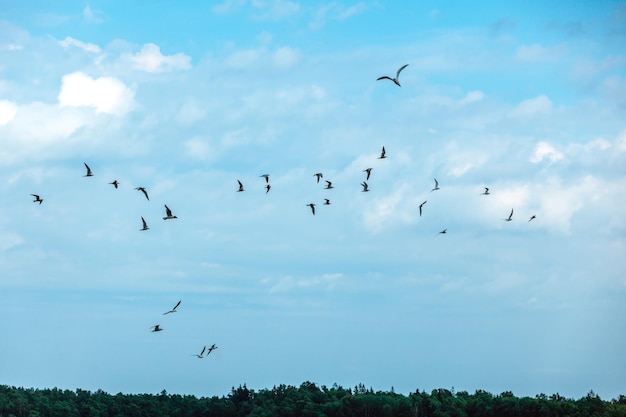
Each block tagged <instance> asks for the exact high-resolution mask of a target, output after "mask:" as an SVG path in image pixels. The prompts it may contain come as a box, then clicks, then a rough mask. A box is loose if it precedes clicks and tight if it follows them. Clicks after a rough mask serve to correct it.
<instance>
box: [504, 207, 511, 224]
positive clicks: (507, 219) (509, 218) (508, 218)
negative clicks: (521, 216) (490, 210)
mask: <svg viewBox="0 0 626 417" xmlns="http://www.w3.org/2000/svg"><path fill="white" fill-rule="evenodd" d="M502 220H504V221H505V222H510V221H511V220H513V209H511V214H509V217H507V218H506V219H502Z"/></svg>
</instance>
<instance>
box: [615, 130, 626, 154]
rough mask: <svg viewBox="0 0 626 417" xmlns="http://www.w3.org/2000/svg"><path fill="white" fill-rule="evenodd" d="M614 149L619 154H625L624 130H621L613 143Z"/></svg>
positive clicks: (625, 135) (625, 131) (625, 138)
mask: <svg viewBox="0 0 626 417" xmlns="http://www.w3.org/2000/svg"><path fill="white" fill-rule="evenodd" d="M615 147H616V148H617V150H618V151H620V152H626V130H622V131H621V132H620V134H619V136H618V137H617V140H616V141H615Z"/></svg>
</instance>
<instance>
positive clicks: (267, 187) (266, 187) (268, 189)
mask: <svg viewBox="0 0 626 417" xmlns="http://www.w3.org/2000/svg"><path fill="white" fill-rule="evenodd" d="M270 188H272V186H271V185H270V184H267V185H266V186H265V189H266V190H267V191H265V194H267V193H269V192H270Z"/></svg>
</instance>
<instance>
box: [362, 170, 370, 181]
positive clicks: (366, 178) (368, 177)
mask: <svg viewBox="0 0 626 417" xmlns="http://www.w3.org/2000/svg"><path fill="white" fill-rule="evenodd" d="M363 172H367V176H366V177H365V181H368V180H369V179H370V174H371V173H372V168H366V169H364V170H363Z"/></svg>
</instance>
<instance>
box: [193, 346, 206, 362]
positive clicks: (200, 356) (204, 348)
mask: <svg viewBox="0 0 626 417" xmlns="http://www.w3.org/2000/svg"><path fill="white" fill-rule="evenodd" d="M205 350H206V345H205V346H204V347H203V348H202V352H200V354H199V355H191V356H195V357H196V358H200V359H202V358H204V356H202V355H204V351H205Z"/></svg>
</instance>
